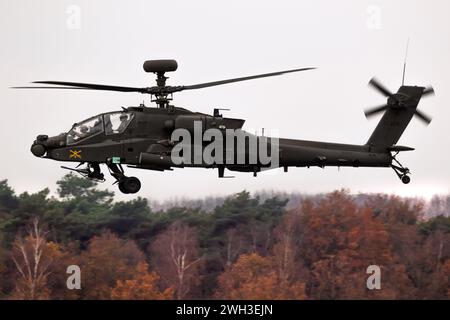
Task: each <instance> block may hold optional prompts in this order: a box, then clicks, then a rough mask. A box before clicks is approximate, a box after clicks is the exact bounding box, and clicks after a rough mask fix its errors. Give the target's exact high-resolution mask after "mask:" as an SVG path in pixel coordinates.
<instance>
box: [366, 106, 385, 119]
mask: <svg viewBox="0 0 450 320" xmlns="http://www.w3.org/2000/svg"><path fill="white" fill-rule="evenodd" d="M387 107H388V106H387V104H384V105H382V106H378V107H374V108H370V109H366V110H364V114H365V115H366V118H369V117H371V116H374V115H376V114H377V113H380V112H383V111H385V110H386V109H387Z"/></svg>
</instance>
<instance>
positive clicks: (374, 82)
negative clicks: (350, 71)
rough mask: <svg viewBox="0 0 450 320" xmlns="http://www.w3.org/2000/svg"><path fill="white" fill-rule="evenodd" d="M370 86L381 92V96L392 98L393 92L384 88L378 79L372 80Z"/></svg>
mask: <svg viewBox="0 0 450 320" xmlns="http://www.w3.org/2000/svg"><path fill="white" fill-rule="evenodd" d="M369 85H370V86H372V87H374V88H375V89H376V90H378V91H379V92H381V94H383V95H384V96H385V97H390V96H392V92H390V91H389V90H388V89H387V88H386V87H385V86H383V85H382V84H381V82H380V81H378V80H377V79H376V78H372V79H371V80H370V81H369Z"/></svg>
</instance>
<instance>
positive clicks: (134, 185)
mask: <svg viewBox="0 0 450 320" xmlns="http://www.w3.org/2000/svg"><path fill="white" fill-rule="evenodd" d="M140 189H141V182H140V181H139V179H138V178H136V177H124V178H123V179H122V180H121V181H120V182H119V190H120V191H121V192H122V193H126V194H129V193H136V192H138V191H139V190H140Z"/></svg>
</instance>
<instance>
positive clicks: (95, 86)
mask: <svg viewBox="0 0 450 320" xmlns="http://www.w3.org/2000/svg"><path fill="white" fill-rule="evenodd" d="M33 83H40V84H54V85H61V86H67V88H66V89H69V88H70V87H75V88H76V89H91V90H107V91H120V92H140V93H145V92H147V88H136V87H122V86H110V85H104V84H94V83H81V82H65V81H33ZM41 88H42V89H47V87H41ZM50 88H58V89H60V88H61V87H48V89H50ZM61 89H62V88H61Z"/></svg>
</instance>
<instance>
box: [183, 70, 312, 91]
mask: <svg viewBox="0 0 450 320" xmlns="http://www.w3.org/2000/svg"><path fill="white" fill-rule="evenodd" d="M312 69H316V68H301V69H293V70H286V71H278V72H271V73H265V74H258V75H254V76H248V77H242V78H234V79H226V80H220V81H213V82H205V83H199V84H194V85H190V86H182V87H181V89H180V91H181V90H192V89H200V88H207V87H214V86H220V85H222V84H227V83H232V82H239V81H246V80H252V79H258V78H265V77H273V76H279V75H282V74H285V73H291V72H299V71H306V70H312Z"/></svg>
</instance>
